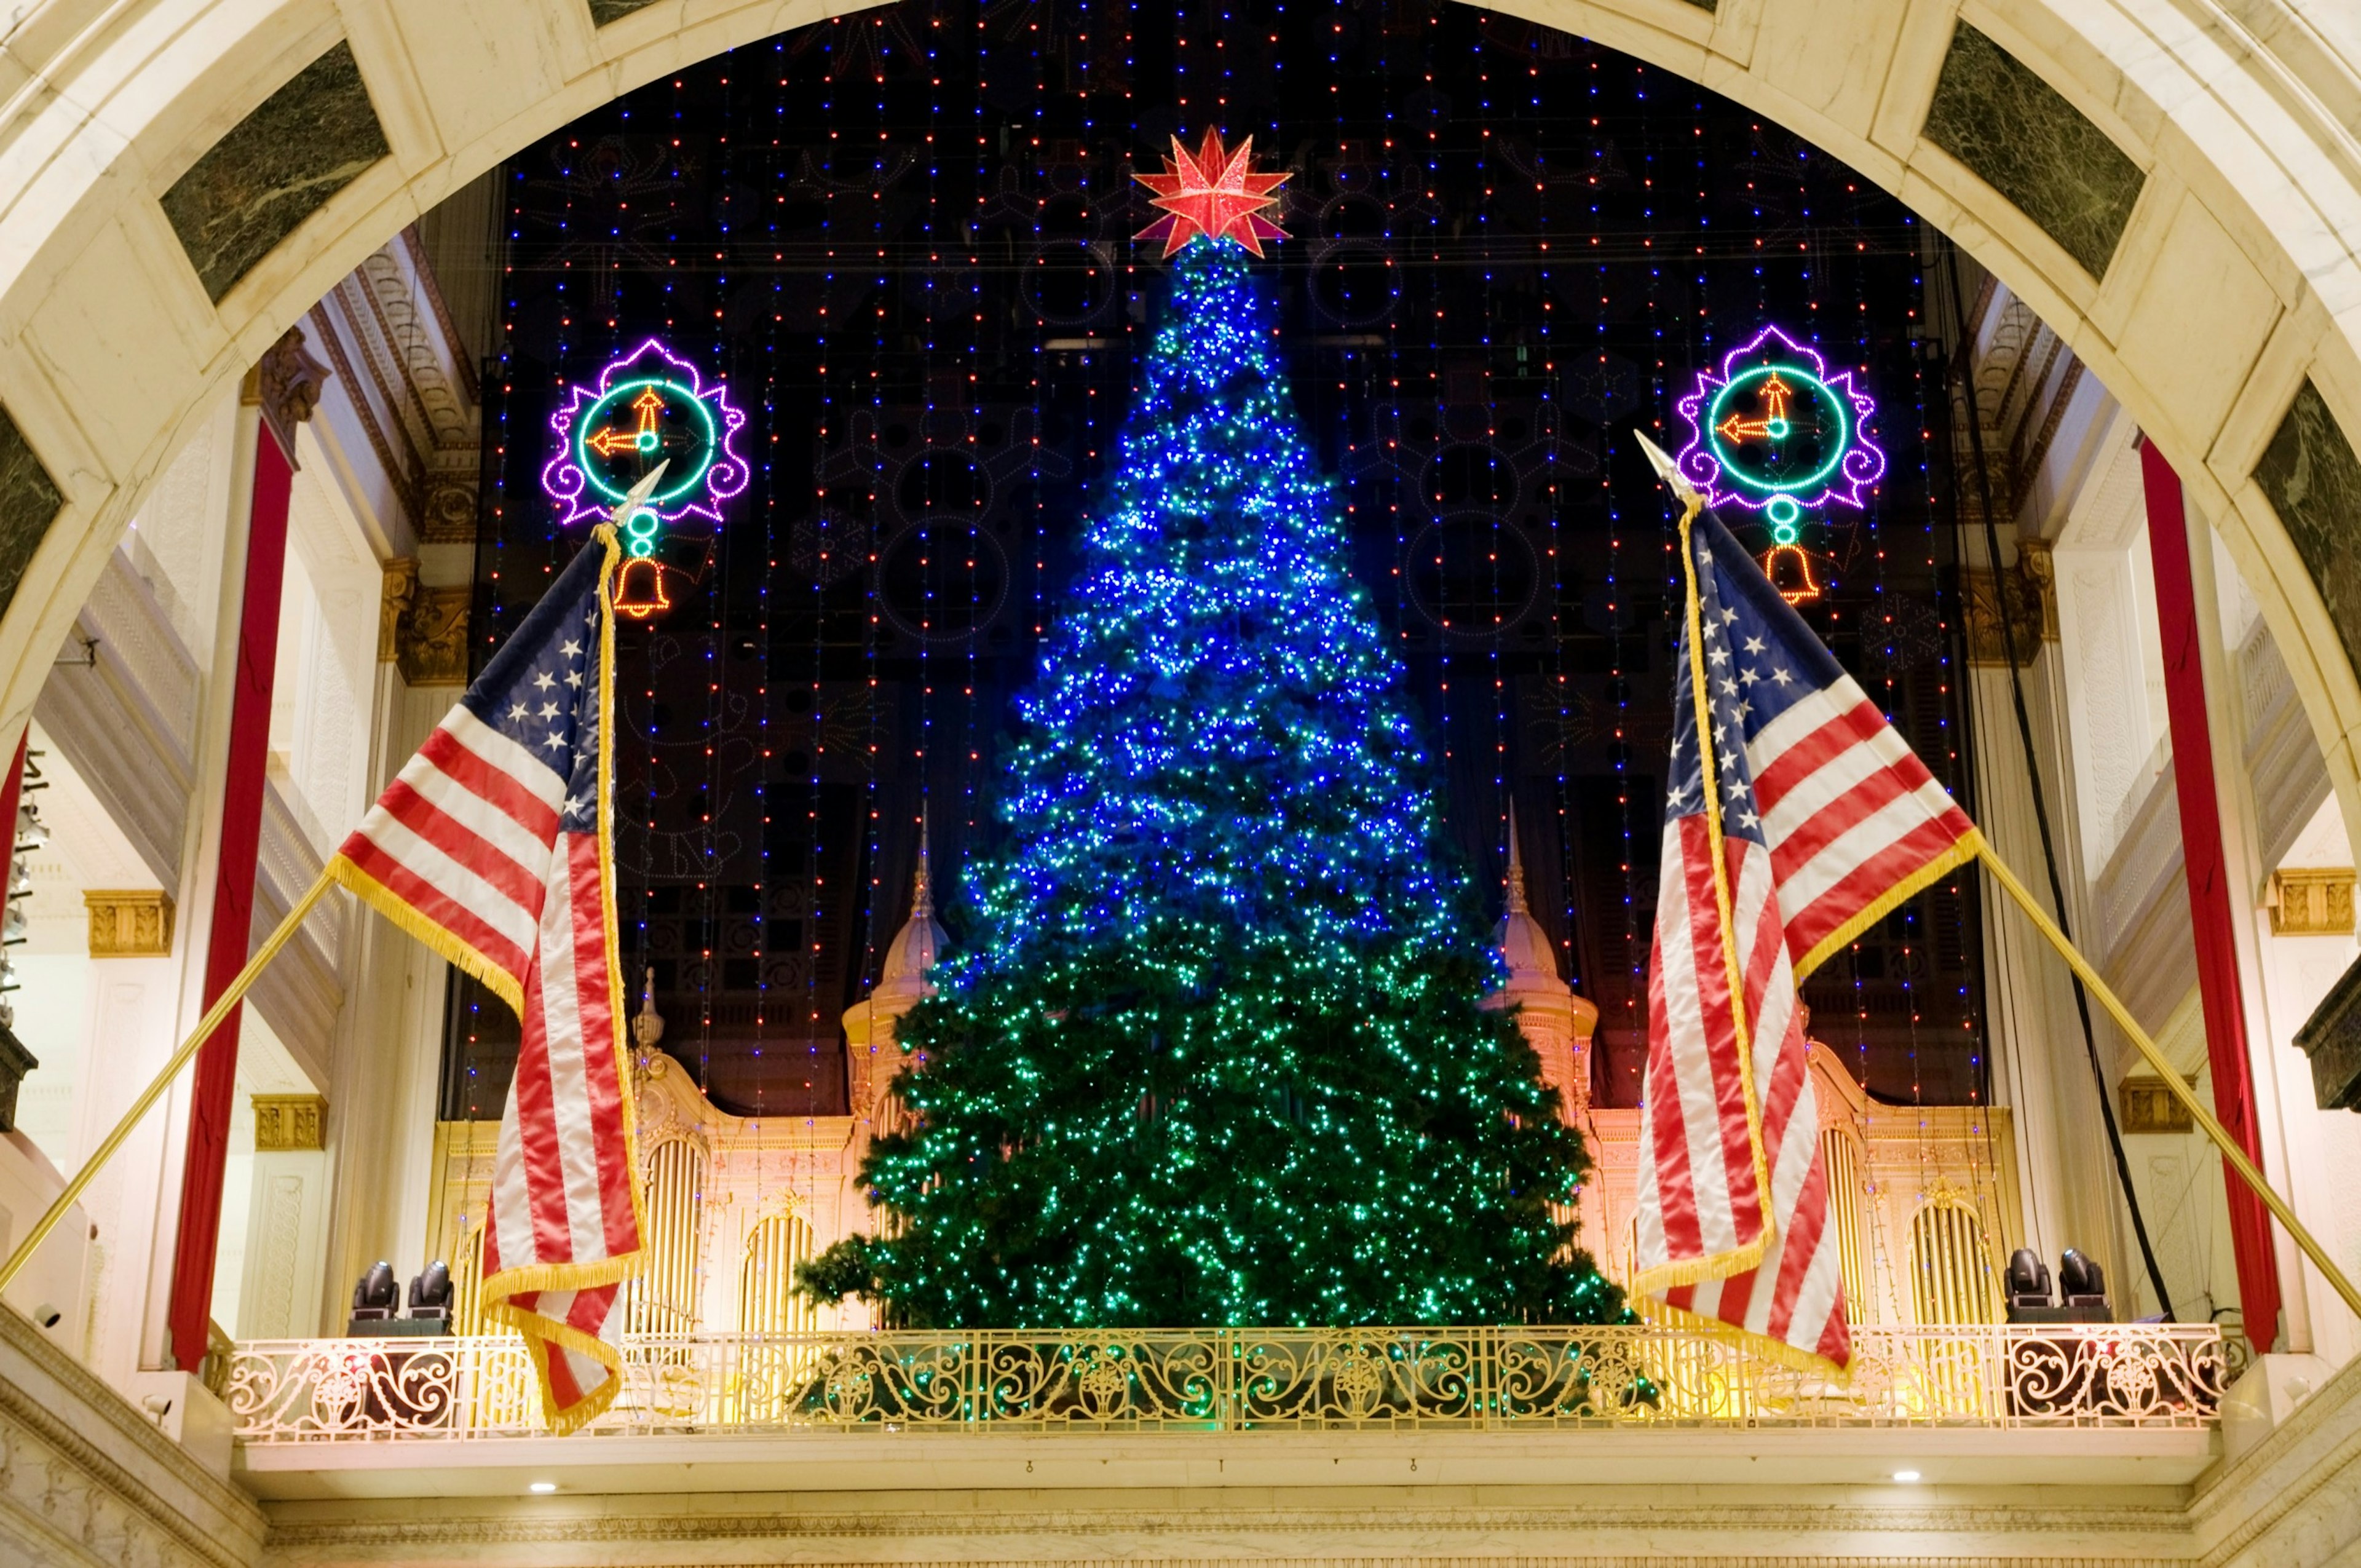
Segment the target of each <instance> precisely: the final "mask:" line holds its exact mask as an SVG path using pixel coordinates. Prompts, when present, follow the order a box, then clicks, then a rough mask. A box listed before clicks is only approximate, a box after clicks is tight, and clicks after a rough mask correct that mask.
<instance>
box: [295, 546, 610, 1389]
mask: <svg viewBox="0 0 2361 1568" xmlns="http://www.w3.org/2000/svg"><path fill="white" fill-rule="evenodd" d="M619 554H620V552H619V551H618V550H617V548H616V546H615V543H614V534H613V530H612V529H611V528H604V527H602V528H600V529H599V530H598V532H597V533H596V535H595V536H594V539H593V543H591V544H590V545H588V547H586V548H585V549H583V550H582V551H581V552H580V553H579V554H577V555H576V556H575V558H574V561H573V563H572V564H571V565H568V566H567V567H566V570H565V571H563V572H562V573H560V574H559V575H558V577H557V580H556V581H555V583H553V584H551V585H550V587H549V591H548V592H547V593H546V594H544V596H543V597H542V600H541V603H540V604H538V605H536V606H535V607H534V608H533V613H532V614H530V615H528V616H526V617H525V619H524V621H523V623H522V625H520V626H518V628H517V629H516V630H515V631H514V632H513V633H511V635H510V637H509V640H508V641H506V642H505V643H503V644H502V645H501V647H500V652H498V653H495V654H494V655H493V656H492V660H491V663H489V664H487V665H486V666H485V667H484V673H483V674H482V675H481V676H480V677H478V680H477V681H476V683H475V685H472V686H470V687H468V688H467V695H466V696H462V697H461V698H460V699H459V703H458V706H457V707H454V708H453V709H452V710H451V711H450V713H449V714H448V715H447V716H446V717H445V718H444V720H443V722H442V723H440V724H438V725H437V726H435V729H434V734H433V735H432V736H431V737H429V738H428V740H427V742H426V744H425V745H424V746H423V747H422V748H420V749H419V751H418V754H417V755H416V756H414V757H412V759H411V760H410V763H409V765H408V766H406V767H404V768H403V769H402V770H401V773H400V774H399V775H398V776H397V777H396V778H395V779H394V781H393V783H392V784H390V786H388V788H387V789H386V792H385V794H384V795H381V796H379V799H378V803H377V805H376V806H374V807H372V808H371V809H370V811H369V814H368V816H367V817H363V818H362V819H361V825H360V826H359V827H358V828H355V829H354V830H353V834H352V837H351V838H349V839H346V840H345V843H344V847H343V849H341V850H338V851H337V854H336V857H335V860H334V861H332V862H330V866H329V871H330V873H331V874H332V875H334V876H335V878H336V880H337V881H339V882H341V883H343V884H344V885H345V886H346V887H348V888H351V889H352V890H353V891H354V892H355V893H356V894H359V895H360V896H361V897H362V898H363V899H365V900H367V901H368V903H370V904H371V905H375V906H376V907H377V908H378V909H379V910H381V911H382V912H384V914H385V915H387V916H389V917H390V918H391V919H392V920H393V921H394V922H395V923H396V924H398V925H399V926H401V927H402V928H403V929H404V930H406V931H408V932H410V933H411V934H412V936H414V937H417V938H419V939H420V940H422V941H423V942H425V943H426V944H427V945H428V946H430V947H432V948H434V949H435V950H436V951H437V952H440V953H441V954H443V955H444V956H445V958H447V959H450V960H451V961H452V962H453V963H456V964H457V965H458V966H459V967H460V968H461V969H464V970H467V972H468V973H470V974H472V975H474V976H475V977H476V978H477V979H478V980H480V981H483V982H484V984H486V985H487V986H489V987H490V988H491V989H492V990H493V991H494V992H498V993H499V994H500V997H501V998H502V999H503V1000H505V1001H506V1002H507V1003H508V1004H509V1005H510V1006H511V1007H513V1008H515V1009H516V1011H517V1014H518V1015H519V1017H521V1018H522V1020H523V1025H524V1029H523V1044H522V1049H521V1051H520V1053H519V1055H518V1058H517V1069H516V1078H515V1080H514V1081H512V1082H511V1084H510V1086H509V1095H508V1106H507V1109H506V1111H505V1112H504V1113H502V1115H501V1117H500V1140H499V1143H498V1145H497V1147H496V1152H495V1153H494V1155H493V1160H492V1185H491V1199H490V1208H489V1214H488V1215H487V1216H486V1223H485V1228H484V1271H483V1303H484V1310H485V1314H486V1316H487V1317H489V1318H490V1319H491V1320H492V1321H498V1322H504V1323H507V1324H509V1325H510V1326H511V1327H513V1328H515V1329H516V1330H517V1331H518V1332H521V1333H522V1334H523V1335H524V1338H525V1342H526V1343H527V1345H528V1346H529V1347H530V1349H531V1350H532V1353H533V1365H534V1366H535V1368H536V1369H537V1370H538V1372H539V1374H540V1380H541V1393H542V1411H543V1415H544V1419H545V1420H546V1421H547V1423H548V1425H549V1427H550V1428H551V1430H553V1431H560V1432H565V1431H573V1430H574V1429H576V1428H577V1427H579V1426H580V1425H582V1424H583V1423H584V1422H585V1421H588V1420H590V1419H591V1418H592V1417H594V1416H596V1415H597V1414H598V1412H599V1411H601V1410H603V1409H606V1408H607V1406H608V1404H609V1402H611V1401H612V1400H613V1398H614V1397H615V1391H616V1388H617V1387H618V1385H619V1380H620V1367H621V1365H622V1357H621V1354H620V1350H619V1348H618V1341H619V1336H620V1320H621V1318H622V1314H621V1313H620V1312H619V1311H617V1310H615V1298H616V1294H617V1292H618V1291H619V1290H620V1287H621V1281H622V1280H624V1279H625V1278H627V1277H630V1276H631V1275H632V1274H635V1273H637V1272H638V1270H639V1264H640V1255H641V1252H640V1248H641V1237H642V1235H644V1234H646V1232H645V1227H644V1226H643V1225H642V1216H641V1209H640V1193H639V1182H638V1179H637V1172H638V1162H637V1160H636V1158H635V1157H634V1150H633V1148H632V1127H631V1095H630V1091H629V1083H630V1079H629V1076H628V1073H627V1069H626V1064H627V1061H628V1058H627V1057H626V1055H625V1049H626V1046H625V1040H624V1035H623V996H622V981H621V976H620V972H619V970H617V968H616V962H615V959H616V940H615V899H614V877H613V869H612V865H611V862H610V858H609V848H608V847H609V844H610V843H611V842H612V841H613V840H612V836H611V834H610V832H609V826H610V824H609V766H608V756H609V740H610V737H611V735H612V726H611V725H610V723H609V702H610V692H611V688H612V685H613V680H612V676H613V672H614V618H613V614H612V611H611V609H609V600H608V592H607V590H608V583H609V577H610V576H611V574H612V572H613V570H614V563H615V560H616V558H617V556H618V555H619Z"/></svg>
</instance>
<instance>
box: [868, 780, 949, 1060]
mask: <svg viewBox="0 0 2361 1568" xmlns="http://www.w3.org/2000/svg"><path fill="white" fill-rule="evenodd" d="M930 826H931V819H930V817H929V816H928V808H927V807H925V806H921V807H919V810H918V868H917V871H916V872H912V873H911V877H910V917H909V918H908V919H907V920H906V921H904V922H903V923H902V928H901V930H899V931H897V932H895V935H894V944H893V946H891V947H889V948H886V949H885V965H884V969H883V970H880V971H879V973H878V976H877V989H876V991H875V992H873V999H874V1000H876V1001H877V1002H879V1003H882V1004H884V1005H885V1006H888V1007H891V1008H892V1011H893V1012H894V1014H895V1015H896V1016H899V1015H900V1014H903V1013H906V1012H908V1011H909V1010H910V1009H911V1008H912V1007H915V1006H917V1003H918V1001H919V999H920V998H922V997H928V996H932V995H933V994H934V993H935V988H934V985H933V983H932V982H930V981H928V979H927V974H928V970H932V969H933V968H934V967H935V962H936V959H938V958H939V956H940V955H941V953H942V950H943V944H944V943H945V942H946V941H948V940H949V939H950V938H948V937H947V936H946V935H945V933H944V931H943V928H942V927H941V925H939V923H938V922H937V921H936V919H935V887H934V876H933V872H932V871H931V869H930V868H929V866H928V861H927V839H928V828H929V827H930Z"/></svg>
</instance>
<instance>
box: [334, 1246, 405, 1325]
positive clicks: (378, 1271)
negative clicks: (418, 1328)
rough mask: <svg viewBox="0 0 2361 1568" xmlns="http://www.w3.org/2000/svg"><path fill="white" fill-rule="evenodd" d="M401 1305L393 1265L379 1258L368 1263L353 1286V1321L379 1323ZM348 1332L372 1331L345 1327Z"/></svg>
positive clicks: (390, 1315) (399, 1289) (399, 1290)
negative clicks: (374, 1261)
mask: <svg viewBox="0 0 2361 1568" xmlns="http://www.w3.org/2000/svg"><path fill="white" fill-rule="evenodd" d="M400 1306H401V1286H400V1285H398V1284H397V1283H395V1281H394V1277H393V1265H391V1264H390V1263H387V1262H385V1261H384V1260H383V1259H381V1258H380V1259H379V1261H377V1262H376V1263H373V1264H370V1265H369V1268H368V1273H367V1274H364V1275H362V1276H361V1279H360V1283H359V1284H357V1285H356V1286H354V1287H353V1320H352V1321H354V1322H355V1323H381V1322H383V1321H386V1320H387V1319H388V1318H390V1317H392V1316H393V1314H394V1311H395V1310H396V1309H398V1308H399V1307H400ZM346 1332H349V1333H372V1332H376V1331H374V1330H371V1329H359V1328H354V1329H347V1330H346Z"/></svg>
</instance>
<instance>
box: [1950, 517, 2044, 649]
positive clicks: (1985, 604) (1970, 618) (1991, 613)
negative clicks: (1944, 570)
mask: <svg viewBox="0 0 2361 1568" xmlns="http://www.w3.org/2000/svg"><path fill="white" fill-rule="evenodd" d="M2049 549H2050V547H2049V543H2048V541H2047V540H2042V539H2021V540H2019V541H2017V545H2016V564H2015V565H2014V566H2011V567H2008V568H2006V569H2004V571H2002V572H2001V573H2000V574H1999V576H1998V579H1997V580H1998V582H1999V583H2000V585H2001V587H2000V591H1999V593H1995V591H1994V589H1993V583H1994V580H1995V579H1994V576H1993V573H1991V572H1989V571H1987V570H1985V569H1984V568H1983V567H1982V566H1962V567H1960V601H1961V603H1962V605H1963V606H1964V608H1965V609H1966V612H1967V622H1968V627H1967V630H1968V663H1971V664H2004V663H2008V656H2009V647H2008V639H2009V638H2010V637H2012V636H2013V637H2014V638H2015V652H2016V664H2017V668H2019V669H2024V668H2026V666H2028V665H2030V664H2031V663H2033V661H2034V660H2035V659H2036V658H2037V657H2039V655H2040V652H2041V645H2042V644H2043V643H2045V642H2055V641H2058V595H2057V592H2056V582H2057V576H2056V571H2057V569H2056V566H2055V565H2054V564H2053V563H2052V562H2051V560H2050V556H2049ZM2001 594H2005V595H2006V596H2007V598H2006V602H2007V609H2008V619H2009V624H2008V626H2006V627H2004V626H2003V624H2002V622H2001V604H2002V600H2001Z"/></svg>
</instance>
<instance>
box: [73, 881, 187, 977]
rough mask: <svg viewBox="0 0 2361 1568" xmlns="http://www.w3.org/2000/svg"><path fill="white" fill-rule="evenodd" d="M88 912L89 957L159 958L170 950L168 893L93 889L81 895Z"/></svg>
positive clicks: (169, 898) (170, 909) (170, 900)
mask: <svg viewBox="0 0 2361 1568" xmlns="http://www.w3.org/2000/svg"><path fill="white" fill-rule="evenodd" d="M82 905H83V906H84V907H85V908H87V909H88V910H89V911H90V956H91V957H92V958H94V959H161V958H169V957H170V956H171V952H172V895H171V894H168V893H165V892H162V891H161V890H147V889H137V888H129V889H126V888H93V889H92V890H91V891H90V892H88V893H85V894H82Z"/></svg>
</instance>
